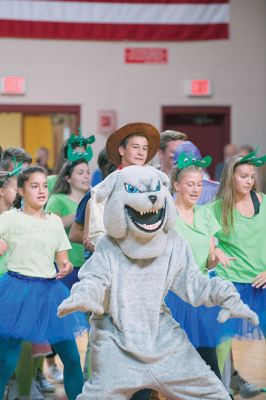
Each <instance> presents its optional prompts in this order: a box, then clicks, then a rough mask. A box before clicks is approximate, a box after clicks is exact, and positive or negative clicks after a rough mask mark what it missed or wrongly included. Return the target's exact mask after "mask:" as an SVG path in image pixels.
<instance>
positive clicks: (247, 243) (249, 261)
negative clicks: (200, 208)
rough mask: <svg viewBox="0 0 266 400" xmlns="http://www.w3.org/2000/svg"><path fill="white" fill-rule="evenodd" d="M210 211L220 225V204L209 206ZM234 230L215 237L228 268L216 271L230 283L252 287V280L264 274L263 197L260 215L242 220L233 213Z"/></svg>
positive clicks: (265, 201)
mask: <svg viewBox="0 0 266 400" xmlns="http://www.w3.org/2000/svg"><path fill="white" fill-rule="evenodd" d="M209 209H210V211H211V212H212V213H213V215H214V216H215V217H216V219H217V220H218V222H219V223H220V224H221V225H222V223H221V203H220V200H216V201H215V202H213V203H212V204H210V205H209ZM233 215H234V227H233V229H232V231H231V232H230V233H229V234H228V235H226V234H225V233H224V231H223V230H221V231H220V232H218V233H217V234H216V237H217V238H218V240H219V244H218V246H219V247H220V248H221V249H222V250H223V251H224V253H225V254H226V255H228V256H230V257H236V258H237V260H232V261H230V265H231V267H230V268H224V267H223V266H221V265H218V266H217V267H216V271H217V274H218V276H220V277H221V278H223V279H227V280H229V281H231V282H238V283H251V282H252V281H253V279H254V278H255V276H257V275H258V274H259V273H261V272H263V271H265V270H266V229H265V227H266V197H265V195H262V202H261V204H260V212H259V213H258V214H256V215H254V216H253V217H250V218H248V217H244V216H243V215H241V214H240V213H239V212H238V211H237V210H236V209H235V210H234V214H233Z"/></svg>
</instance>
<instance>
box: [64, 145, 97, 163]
mask: <svg viewBox="0 0 266 400" xmlns="http://www.w3.org/2000/svg"><path fill="white" fill-rule="evenodd" d="M92 156H93V152H92V149H91V146H88V147H87V148H86V151H85V152H84V153H82V152H81V151H74V150H73V148H72V146H71V145H68V148H67V159H68V160H69V161H70V162H71V163H73V162H75V161H78V160H82V159H84V160H85V161H87V162H89V161H90V160H91V159H92Z"/></svg>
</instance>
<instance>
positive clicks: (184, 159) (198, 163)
mask: <svg viewBox="0 0 266 400" xmlns="http://www.w3.org/2000/svg"><path fill="white" fill-rule="evenodd" d="M211 163H212V157H211V156H206V157H204V158H202V159H201V158H197V157H196V156H194V155H193V154H187V153H184V152H183V153H181V154H180V155H179V157H178V160H177V163H176V164H177V166H178V168H179V169H180V170H181V169H184V168H187V167H190V166H191V165H195V167H200V168H207V167H209V165H211Z"/></svg>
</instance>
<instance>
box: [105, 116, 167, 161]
mask: <svg viewBox="0 0 266 400" xmlns="http://www.w3.org/2000/svg"><path fill="white" fill-rule="evenodd" d="M130 135H141V136H145V137H146V138H147V140H148V143H149V146H148V155H147V159H146V163H148V162H149V161H150V160H151V159H152V158H153V157H154V156H155V154H156V152H157V150H158V149H159V144H160V133H159V132H158V130H157V129H156V128H155V126H153V125H152V124H147V123H146V122H133V123H130V124H126V125H124V126H122V128H119V129H118V130H117V131H115V132H113V133H112V134H111V135H110V136H109V138H108V139H107V142H106V151H107V156H108V158H109V159H110V160H111V161H112V162H113V163H114V164H115V165H119V164H120V163H121V156H120V154H119V151H118V148H119V146H120V145H121V142H122V141H123V140H124V139H125V138H126V137H127V136H130Z"/></svg>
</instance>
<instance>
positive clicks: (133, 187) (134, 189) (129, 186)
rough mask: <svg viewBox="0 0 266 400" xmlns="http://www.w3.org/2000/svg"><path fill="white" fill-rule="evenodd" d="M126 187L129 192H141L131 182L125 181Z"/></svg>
mask: <svg viewBox="0 0 266 400" xmlns="http://www.w3.org/2000/svg"><path fill="white" fill-rule="evenodd" d="M125 188H126V191H127V192H128V193H139V189H138V188H136V186H133V185H130V184H129V183H125Z"/></svg>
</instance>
